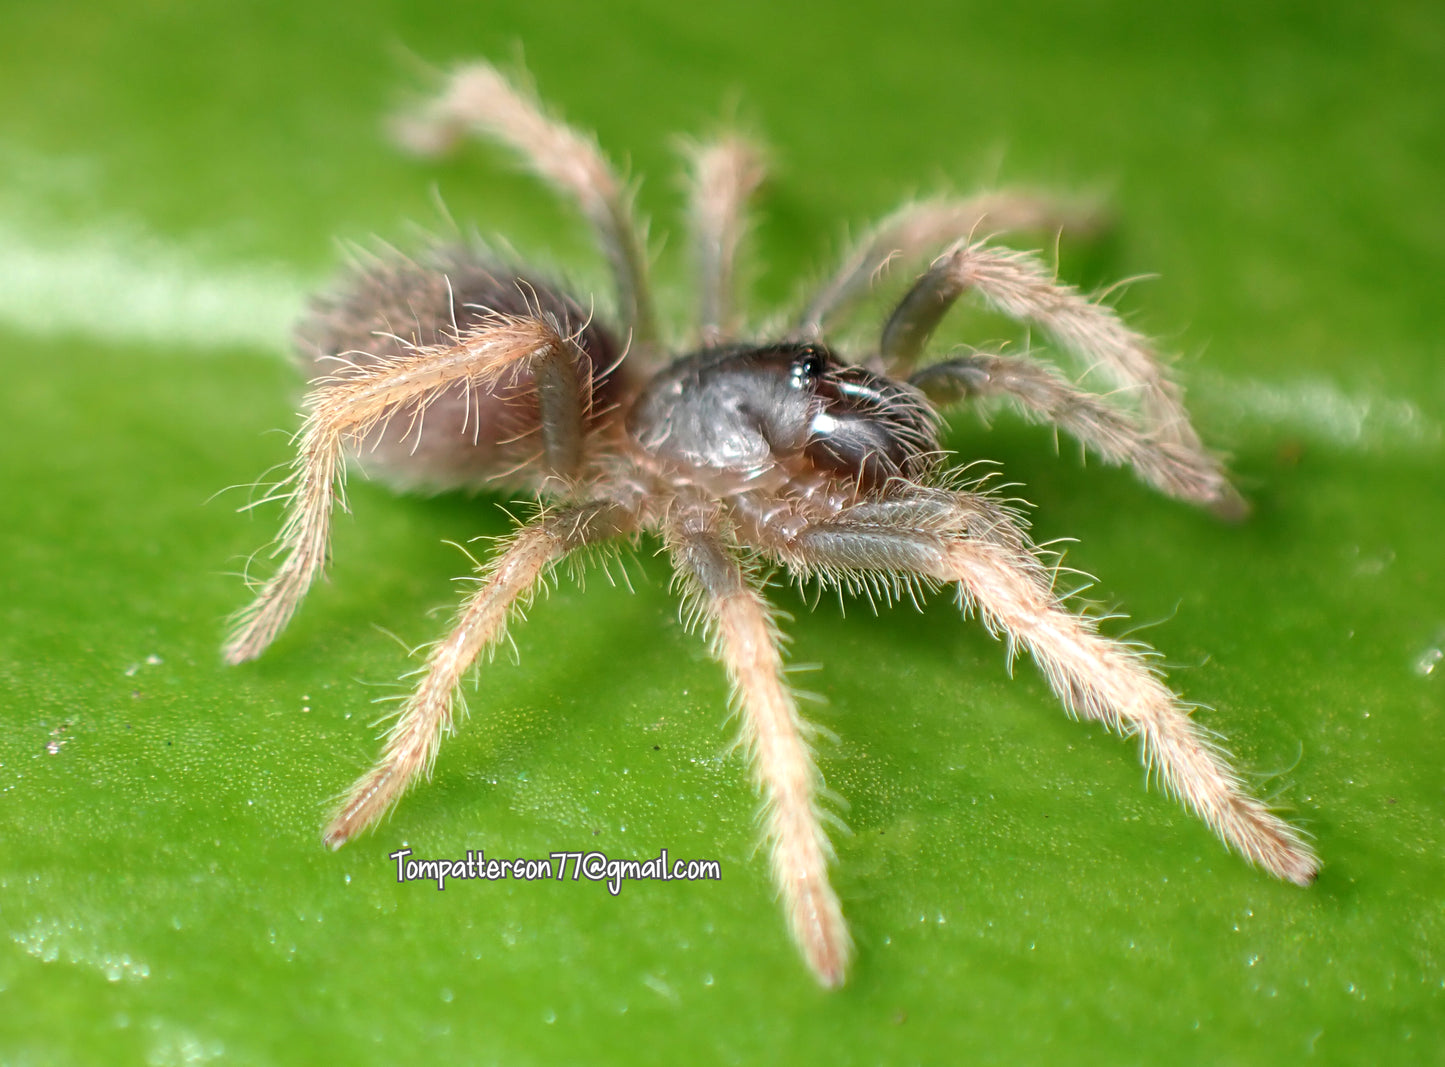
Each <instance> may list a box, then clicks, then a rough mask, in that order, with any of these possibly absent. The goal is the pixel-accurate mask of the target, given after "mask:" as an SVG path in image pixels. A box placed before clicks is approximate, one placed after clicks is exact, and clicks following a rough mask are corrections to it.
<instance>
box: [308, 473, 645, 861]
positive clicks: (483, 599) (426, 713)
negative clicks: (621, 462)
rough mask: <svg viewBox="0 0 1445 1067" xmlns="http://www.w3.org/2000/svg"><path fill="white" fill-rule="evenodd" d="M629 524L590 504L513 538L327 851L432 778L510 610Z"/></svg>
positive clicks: (622, 515) (486, 574) (432, 663)
mask: <svg viewBox="0 0 1445 1067" xmlns="http://www.w3.org/2000/svg"><path fill="white" fill-rule="evenodd" d="M634 522H635V519H634V516H633V515H632V513H631V512H629V511H628V510H627V509H625V508H623V507H621V506H620V505H618V504H614V503H611V502H608V501H597V502H594V503H590V504H581V505H575V506H571V507H567V508H562V509H559V510H557V511H554V512H549V513H546V514H543V515H542V516H541V517H539V518H537V519H535V520H534V521H532V522H531V523H529V524H528V525H526V526H524V527H522V528H521V529H520V530H518V531H517V532H516V533H515V534H514V535H513V536H512V539H511V543H510V544H509V545H508V546H507V548H506V549H505V550H504V551H503V552H502V553H501V554H500V555H499V556H497V557H496V558H495V559H494V560H493V561H492V562H491V563H490V564H488V565H486V566H485V567H484V568H483V569H482V571H481V584H480V585H479V586H478V588H477V590H476V592H475V593H473V594H472V595H471V596H470V597H469V598H468V599H467V601H466V603H465V604H464V605H463V607H462V611H461V614H460V615H459V616H458V617H457V621H456V625H455V627H454V628H453V629H452V632H451V633H450V634H448V635H447V637H446V639H445V640H443V641H442V642H440V643H439V644H437V645H436V646H434V647H433V648H432V650H431V654H430V655H428V656H427V660H426V666H425V667H424V668H423V669H422V680H421V683H420V684H419V685H418V686H417V687H416V689H415V691H414V692H413V693H412V694H411V697H410V698H409V699H408V700H407V702H406V704H405V706H404V707H403V708H402V711H401V714H400V716H399V717H398V718H397V720H396V722H395V723H394V724H393V725H392V727H391V729H390V730H389V731H388V733H387V737H386V747H385V749H384V750H383V752H382V755H381V758H380V759H379V760H378V761H377V764H376V766H375V767H373V768H372V769H371V770H370V771H369V772H367V773H366V774H365V775H364V776H362V778H361V779H359V780H358V781H357V782H356V784H355V785H354V786H352V788H351V791H350V792H349V793H348V794H347V796H346V799H345V801H344V802H343V803H342V804H341V806H340V807H339V808H338V809H337V811H336V814H335V815H334V816H333V817H332V819H331V822H330V823H329V824H328V826H327V827H326V833H325V841H326V844H327V845H329V846H330V847H331V848H340V847H341V846H342V845H343V844H345V843H346V842H347V841H349V840H350V839H351V838H353V837H355V836H356V835H357V834H358V833H360V832H361V831H362V830H365V829H366V828H367V827H369V826H371V825H372V824H373V823H375V822H376V821H377V820H378V819H380V818H381V817H382V816H383V815H385V814H386V812H387V810H388V809H390V807H391V806H392V805H393V804H394V803H396V801H397V800H398V799H400V797H401V795H402V793H404V792H406V789H407V787H408V786H410V785H411V783H412V782H413V781H415V780H416V778H417V776H418V775H420V774H423V773H425V774H430V773H431V767H432V764H433V763H434V762H435V760H436V754H437V750H438V748H439V747H440V746H441V740H442V738H443V737H444V736H446V735H447V734H449V733H451V732H452V730H453V729H455V721H454V718H455V717H454V711H453V708H454V704H453V701H454V699H455V692H456V689H457V687H458V686H459V685H460V684H461V681H462V678H463V676H464V675H465V674H466V672H467V669H468V668H469V667H471V665H472V663H473V661H475V660H476V658H477V656H478V655H480V654H481V653H482V652H484V651H487V650H489V649H492V648H495V647H496V645H497V644H498V643H499V642H500V641H502V640H503V638H504V637H505V636H506V631H507V620H508V618H509V616H510V615H511V613H512V611H513V609H514V608H515V607H517V606H518V605H519V604H520V605H525V604H526V603H527V602H528V600H530V598H531V597H532V596H533V594H534V593H535V592H536V589H537V587H538V584H539V582H540V581H541V580H542V579H543V578H544V577H545V576H546V574H547V573H548V572H549V571H550V570H551V569H552V568H553V567H554V566H555V565H556V563H557V562H558V561H559V560H561V559H562V557H564V556H566V555H567V554H568V553H570V552H572V551H575V550H576V549H578V548H582V547H583V546H585V545H589V544H594V543H596V542H598V541H602V540H606V539H608V538H611V537H617V536H620V535H622V534H625V533H629V532H631V530H632V529H633V526H634Z"/></svg>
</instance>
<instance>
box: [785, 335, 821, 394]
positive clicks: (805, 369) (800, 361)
mask: <svg viewBox="0 0 1445 1067" xmlns="http://www.w3.org/2000/svg"><path fill="white" fill-rule="evenodd" d="M827 365H828V363H827V360H825V359H824V358H823V353H821V352H819V351H818V350H817V349H816V348H814V347H813V346H812V345H808V346H807V347H806V348H804V349H803V350H802V351H800V352H799V353H798V356H797V358H796V359H794V360H793V367H792V384H793V385H794V386H795V387H796V388H800V389H801V388H802V387H803V386H805V385H808V384H809V383H811V382H815V381H817V380H818V379H819V378H821V377H822V376H823V369H824V368H825V367H826V366H827Z"/></svg>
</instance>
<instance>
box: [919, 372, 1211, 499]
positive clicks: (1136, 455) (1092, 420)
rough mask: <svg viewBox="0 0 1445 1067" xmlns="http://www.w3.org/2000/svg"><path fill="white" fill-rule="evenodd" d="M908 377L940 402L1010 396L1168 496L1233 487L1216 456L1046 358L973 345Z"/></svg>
mask: <svg viewBox="0 0 1445 1067" xmlns="http://www.w3.org/2000/svg"><path fill="white" fill-rule="evenodd" d="M908 381H909V383H910V384H911V385H915V386H917V387H918V388H919V389H922V390H923V392H924V394H925V395H926V396H927V397H928V399H929V400H930V401H932V402H933V403H934V404H936V405H937V406H939V407H948V406H950V405H954V404H958V403H961V402H963V401H965V400H974V399H978V400H985V399H989V398H992V397H1002V398H1005V399H1008V400H1012V401H1013V402H1014V403H1015V404H1016V406H1017V407H1018V408H1020V409H1021V411H1022V412H1023V414H1024V415H1025V416H1026V417H1030V418H1033V419H1035V420H1036V421H1042V422H1046V423H1049V424H1051V425H1053V426H1057V427H1058V428H1059V429H1061V430H1063V431H1064V432H1065V433H1068V434H1070V435H1071V436H1073V437H1074V438H1075V439H1076V440H1078V441H1079V442H1080V443H1081V444H1083V445H1085V446H1087V447H1089V448H1093V449H1094V450H1096V451H1097V452H1098V454H1099V455H1100V456H1101V457H1102V458H1103V459H1104V461H1105V462H1106V463H1111V464H1114V465H1116V466H1130V467H1133V468H1134V470H1135V472H1136V473H1137V474H1138V475H1139V477H1140V478H1141V479H1142V480H1143V481H1144V482H1146V483H1147V484H1148V485H1151V486H1153V487H1154V488H1155V489H1158V490H1159V491H1160V492H1162V493H1165V494H1167V495H1169V496H1172V497H1176V498H1178V499H1181V500H1187V501H1189V502H1191V503H1199V502H1214V503H1217V502H1219V501H1221V500H1223V499H1226V498H1228V497H1230V495H1231V494H1232V493H1233V490H1232V489H1231V488H1230V487H1229V484H1228V482H1227V480H1226V478H1225V475H1224V472H1223V471H1221V470H1220V467H1219V464H1218V463H1217V462H1216V461H1215V460H1214V459H1213V457H1211V456H1209V455H1208V454H1207V453H1205V452H1202V451H1198V450H1195V449H1190V448H1186V447H1184V446H1183V445H1180V444H1178V443H1177V442H1175V441H1167V440H1161V439H1159V438H1158V437H1156V436H1154V435H1151V434H1150V433H1148V432H1147V431H1146V430H1144V429H1143V427H1141V426H1140V425H1139V423H1138V421H1137V420H1136V419H1134V418H1132V417H1131V416H1130V415H1129V413H1128V412H1126V411H1122V410H1121V409H1119V408H1117V407H1115V406H1114V405H1113V404H1110V403H1108V402H1107V401H1105V400H1104V399H1103V398H1102V397H1100V396H1099V395H1098V394H1097V393H1091V392H1089V391H1088V390H1086V389H1081V388H1079V387H1078V386H1077V385H1074V384H1073V383H1072V382H1070V381H1069V380H1068V379H1067V378H1065V377H1064V376H1063V374H1061V373H1060V372H1059V370H1058V369H1057V368H1056V367H1055V366H1054V365H1053V364H1051V363H1049V362H1048V361H1047V360H1042V359H1038V358H1035V357H1031V356H1030V357H1023V356H1000V355H996V354H992V353H986V352H977V353H974V354H972V355H968V356H958V357H955V358H953V359H948V360H944V361H943V362H942V363H933V364H930V365H929V366H927V367H924V368H923V369H922V370H919V371H917V372H915V373H914V374H913V376H912V377H910V378H909V379H908Z"/></svg>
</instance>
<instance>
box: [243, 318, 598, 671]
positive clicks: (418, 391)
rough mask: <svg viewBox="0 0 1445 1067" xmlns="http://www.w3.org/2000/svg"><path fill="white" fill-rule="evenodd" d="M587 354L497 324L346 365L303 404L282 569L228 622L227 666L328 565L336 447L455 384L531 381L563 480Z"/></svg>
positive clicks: (268, 635)
mask: <svg viewBox="0 0 1445 1067" xmlns="http://www.w3.org/2000/svg"><path fill="white" fill-rule="evenodd" d="M589 367H590V363H589V361H588V359H587V355H586V353H585V352H584V351H583V350H582V349H580V348H579V347H577V345H576V342H575V341H573V340H572V339H571V338H570V337H568V336H566V335H564V334H563V333H561V332H560V330H559V328H558V326H557V324H556V323H555V322H552V321H549V320H548V319H547V318H545V317H544V318H540V319H538V318H525V317H506V316H496V317H495V318H493V319H492V320H490V321H489V322H488V323H487V324H486V325H484V326H481V327H479V328H477V329H475V330H470V331H467V332H465V333H463V334H462V335H461V337H460V338H459V339H458V341H457V343H456V344H452V345H445V344H444V345H437V346H433V347H429V348H416V349H412V350H410V351H408V352H407V353H406V354H405V355H403V356H401V357H397V358H387V359H384V360H379V361H376V362H373V363H369V364H366V365H358V364H349V365H347V366H346V367H345V368H344V369H343V370H342V371H341V372H339V373H338V374H336V375H335V376H333V377H330V378H326V379H318V380H319V381H320V385H319V386H318V387H317V388H315V389H313V390H312V392H311V393H310V394H309V395H308V396H307V398H306V407H307V409H308V411H309V415H308V416H307V419H306V422H305V424H304V425H303V426H302V428H301V432H300V434H299V435H298V437H299V445H298V454H297V458H296V461H295V464H294V466H293V469H292V473H291V475H290V477H289V478H287V480H286V481H285V482H283V483H282V488H281V493H282V495H284V496H285V497H286V498H287V501H288V504H287V511H286V520H285V523H284V524H283V526H282V528H281V534H280V537H279V538H278V539H277V548H276V554H277V555H282V554H284V556H285V558H284V559H283V561H282V563H281V565H280V566H279V567H278V568H277V569H276V572H275V573H274V574H272V576H271V577H270V578H269V579H267V581H266V582H265V584H264V585H262V587H261V590H260V592H259V593H258V594H257V596H256V599H255V600H254V601H253V602H252V603H251V604H250V606H248V607H247V608H245V609H244V610H243V611H242V612H240V614H238V615H237V617H236V619H235V620H234V624H233V629H232V631H231V635H230V637H229V638H228V639H227V641H226V644H225V647H224V649H223V656H224V658H225V660H226V662H227V663H244V662H245V661H247V660H251V659H255V658H256V657H257V656H259V655H260V654H261V653H262V652H263V651H264V650H265V649H266V647H267V646H268V645H270V644H271V642H272V641H273V640H275V638H276V635H277V634H279V633H280V632H281V630H282V629H284V628H285V626H286V624H287V622H289V621H290V619H291V616H292V615H293V614H294V613H295V611H296V608H297V605H299V604H300V602H301V599H302V597H304V596H305V595H306V591H307V589H309V588H310V586H311V583H312V581H314V580H315V578H316V576H317V574H319V573H320V572H321V571H322V569H323V568H324V567H325V565H326V561H327V556H328V552H329V542H330V537H331V513H332V509H333V507H334V505H335V503H336V502H337V500H338V499H340V500H341V502H342V506H343V507H344V506H345V500H344V494H343V492H342V490H343V488H344V486H343V482H344V480H345V462H344V458H343V446H344V445H345V444H346V443H347V442H352V443H355V444H360V443H361V442H362V441H363V440H364V439H365V438H366V437H367V435H368V434H370V433H371V432H372V431H374V430H376V429H377V428H378V427H380V426H382V425H384V424H385V423H386V422H387V421H388V420H389V419H391V418H393V417H395V416H396V415H398V414H401V413H404V412H409V413H410V415H411V418H412V419H413V420H414V421H417V422H419V420H420V419H421V418H422V417H423V416H424V414H425V410H426V406H427V404H428V403H429V402H430V401H431V400H433V399H435V398H436V397H438V396H440V395H441V394H442V393H444V392H445V391H446V390H447V389H449V388H450V387H452V386H453V385H454V384H456V383H458V382H463V383H466V384H468V385H472V386H485V385H488V384H495V383H498V382H505V381H506V380H507V378H508V376H509V375H516V374H521V373H523V372H530V373H531V374H532V375H533V376H534V381H535V389H536V392H537V399H538V407H539V411H540V416H541V426H542V442H543V463H544V465H545V467H546V469H547V470H548V472H549V473H550V474H551V475H552V476H554V477H558V478H561V479H563V480H564V481H565V480H567V479H570V478H571V477H572V476H574V475H575V474H576V473H577V472H578V468H579V466H580V464H581V456H582V445H583V437H584V427H585V418H586V414H587V407H588V398H589V397H590V396H591V385H590V382H589V381H586V380H584V378H583V375H584V373H587V371H586V369H587V368H589Z"/></svg>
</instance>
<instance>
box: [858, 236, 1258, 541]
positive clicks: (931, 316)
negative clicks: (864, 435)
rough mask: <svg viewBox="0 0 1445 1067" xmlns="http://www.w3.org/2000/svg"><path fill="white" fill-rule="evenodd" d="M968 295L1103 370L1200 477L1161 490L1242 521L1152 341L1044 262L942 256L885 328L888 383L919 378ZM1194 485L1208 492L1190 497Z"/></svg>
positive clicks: (1149, 428)
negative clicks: (917, 371) (937, 334)
mask: <svg viewBox="0 0 1445 1067" xmlns="http://www.w3.org/2000/svg"><path fill="white" fill-rule="evenodd" d="M969 289H974V290H977V291H978V292H979V293H980V294H981V295H982V296H983V298H984V300H985V301H987V302H988V303H989V304H990V305H991V306H992V307H994V308H995V309H996V310H998V311H1000V312H1002V313H1004V314H1005V315H1009V316H1011V317H1013V318H1016V319H1021V320H1023V321H1025V322H1030V323H1035V324H1037V325H1039V326H1040V327H1042V328H1043V329H1044V330H1045V332H1047V333H1048V334H1049V335H1050V336H1051V337H1053V338H1054V340H1055V341H1057V342H1058V343H1059V344H1060V345H1061V346H1062V347H1063V348H1064V349H1066V350H1067V351H1069V352H1071V353H1072V354H1073V355H1074V356H1076V357H1077V358H1078V359H1079V360H1080V361H1082V362H1083V364H1084V367H1085V369H1086V370H1087V369H1094V368H1098V369H1099V370H1100V371H1101V372H1103V373H1104V374H1105V375H1106V377H1107V378H1108V379H1109V380H1110V381H1111V382H1112V383H1113V384H1114V385H1115V386H1117V387H1118V388H1120V389H1123V390H1126V391H1128V392H1129V393H1131V394H1135V395H1137V396H1138V400H1139V407H1140V411H1141V414H1142V417H1143V425H1142V432H1141V433H1140V435H1139V436H1140V437H1141V438H1147V439H1148V440H1149V441H1151V442H1153V443H1154V446H1155V449H1156V450H1157V449H1168V450H1169V451H1171V452H1172V453H1173V458H1174V461H1175V463H1176V464H1177V463H1186V464H1188V465H1189V466H1191V467H1192V468H1193V469H1194V472H1195V473H1194V475H1193V476H1192V477H1191V478H1190V479H1187V480H1186V481H1185V482H1181V483H1179V484H1177V485H1176V486H1174V487H1171V486H1170V485H1169V484H1167V483H1166V484H1160V483H1159V482H1154V484H1156V485H1158V487H1159V488H1161V489H1163V490H1164V491H1165V492H1168V493H1171V494H1172V495H1175V496H1181V497H1183V498H1184V499H1187V500H1192V501H1195V502H1196V503H1201V504H1205V505H1207V506H1209V507H1211V508H1212V509H1214V510H1215V511H1216V512H1217V513H1218V514H1220V515H1221V516H1224V517H1227V518H1238V517H1241V516H1242V515H1243V514H1244V512H1245V511H1246V510H1247V505H1246V504H1245V502H1244V499H1243V498H1242V497H1240V495H1239V494H1238V492H1236V491H1235V489H1234V488H1233V486H1231V485H1230V484H1229V480H1228V478H1227V476H1226V475H1225V473H1224V470H1223V468H1222V466H1221V465H1220V462H1219V460H1218V459H1217V458H1216V457H1215V456H1212V455H1211V454H1210V453H1209V452H1208V451H1206V450H1205V448H1204V445H1203V443H1202V442H1201V441H1200V440H1199V435H1198V434H1196V433H1195V432H1194V427H1193V425H1191V423H1190V421H1189V413H1188V412H1187V411H1185V410H1184V403H1183V400H1182V398H1181V393H1180V389H1179V387H1178V385H1176V384H1175V383H1174V381H1173V380H1172V379H1171V378H1170V377H1169V374H1168V372H1167V370H1166V368H1165V366H1164V364H1163V363H1162V362H1160V360H1159V357H1158V355H1157V354H1156V353H1155V352H1154V350H1153V348H1152V347H1151V345H1150V344H1149V342H1148V340H1147V339H1145V338H1144V337H1143V336H1142V335H1140V334H1138V333H1136V332H1135V331H1133V330H1131V329H1129V327H1127V326H1125V325H1124V323H1123V321H1122V320H1121V319H1120V318H1119V315H1118V313H1117V312H1115V311H1114V309H1113V308H1111V307H1107V306H1105V305H1103V304H1099V303H1096V302H1095V301H1092V300H1090V299H1088V298H1087V297H1085V296H1084V295H1083V294H1082V293H1080V292H1079V291H1078V289H1076V288H1075V287H1074V286H1071V285H1064V284H1061V283H1060V282H1058V281H1056V280H1055V279H1054V277H1053V276H1052V274H1051V273H1050V272H1049V270H1048V268H1047V267H1046V266H1045V265H1044V263H1043V262H1042V261H1041V260H1040V259H1039V258H1038V257H1037V256H1033V255H1029V254H1027V253H1023V252H1015V251H1013V250H1010V249H1000V248H990V247H988V246H987V245H984V244H982V243H972V244H970V243H968V242H962V243H960V244H958V245H956V246H955V247H954V248H953V249H952V250H951V251H950V252H948V253H946V254H944V255H943V256H941V257H940V258H939V259H938V261H937V262H935V263H934V265H933V266H932V268H930V269H929V270H928V272H927V273H925V274H924V275H923V276H922V277H921V278H919V279H918V281H917V282H916V283H915V284H914V286H913V288H912V289H910V290H909V292H908V294H907V295H906V296H905V297H904V298H903V300H902V301H901V302H900V303H899V305H898V307H897V309H896V310H895V311H894V312H893V314H892V316H890V317H889V319H888V323H887V325H885V326H884V328H883V337H882V341H881V343H880V349H881V352H882V357H883V360H884V363H885V365H886V366H887V367H888V368H889V371H890V373H894V374H906V373H907V372H908V371H909V370H910V369H911V368H912V366H913V364H914V362H915V361H916V359H917V358H918V356H919V354H920V353H921V351H922V349H923V346H924V344H925V343H926V342H927V340H928V338H929V337H930V336H931V335H932V334H933V331H934V329H935V328H936V327H937V325H938V323H939V321H940V320H941V319H942V318H943V316H944V315H945V314H946V313H947V312H948V309H949V308H950V307H951V306H952V305H953V302H954V301H955V300H957V299H958V297H959V296H960V295H962V294H963V293H964V292H965V291H967V290H969ZM1156 465H1157V464H1156ZM1141 473H1144V474H1145V478H1146V480H1151V481H1152V479H1150V478H1149V475H1148V474H1147V473H1145V472H1144V471H1142V470H1141ZM1190 481H1192V482H1193V483H1194V484H1195V487H1196V488H1197V489H1199V490H1202V491H1201V492H1191V491H1188V490H1189V484H1188V483H1189V482H1190ZM1180 490H1184V491H1182V492H1181V491H1180Z"/></svg>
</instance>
